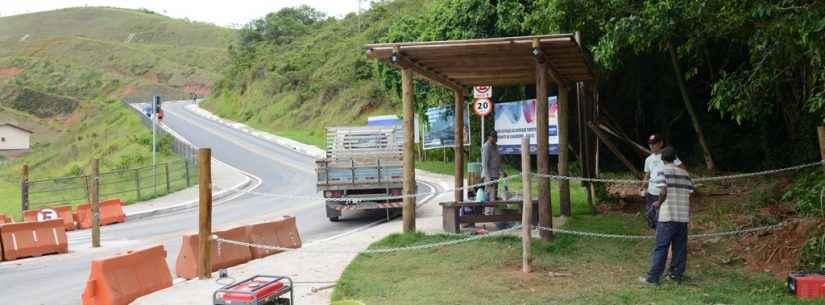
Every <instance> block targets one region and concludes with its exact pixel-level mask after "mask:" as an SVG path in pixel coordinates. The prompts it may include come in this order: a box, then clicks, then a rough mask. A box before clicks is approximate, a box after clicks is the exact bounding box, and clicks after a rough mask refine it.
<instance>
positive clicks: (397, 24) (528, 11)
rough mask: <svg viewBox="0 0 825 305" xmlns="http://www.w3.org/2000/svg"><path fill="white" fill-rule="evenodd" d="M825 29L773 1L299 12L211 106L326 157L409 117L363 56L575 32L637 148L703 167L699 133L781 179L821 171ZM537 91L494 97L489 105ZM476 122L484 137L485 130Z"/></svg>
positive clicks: (252, 44)
mask: <svg viewBox="0 0 825 305" xmlns="http://www.w3.org/2000/svg"><path fill="white" fill-rule="evenodd" d="M822 20H825V6H823V3H822V2H810V1H784V2H782V3H778V2H775V1H767V0H760V1H732V2H731V1H724V0H691V1H664V0H663V1H641V2H640V1H630V0H620V1H571V0H536V1H512V0H507V1H489V0H396V1H379V2H375V3H374V4H373V5H372V6H371V8H370V9H369V10H368V11H366V12H363V13H362V14H359V15H355V14H350V15H348V16H346V17H345V18H342V19H334V18H326V17H324V16H321V15H320V14H319V13H318V12H316V11H313V10H311V9H307V8H291V9H284V10H281V11H278V12H273V13H271V14H269V15H268V16H267V17H265V18H262V19H259V20H255V21H253V22H250V23H249V24H248V25H247V26H246V27H245V28H243V29H242V30H241V31H240V35H239V38H238V40H236V41H235V42H234V43H233V44H232V46H231V47H230V65H229V67H228V68H227V70H226V71H224V76H225V78H224V79H223V80H222V81H220V82H219V84H218V86H216V89H215V93H216V94H213V96H214V98H212V99H210V100H208V101H206V102H205V107H207V108H208V109H210V110H212V111H214V112H216V113H217V114H219V115H221V116H225V117H229V118H232V119H235V120H239V121H242V122H246V123H249V124H250V125H252V126H255V127H258V128H263V129H267V130H269V131H273V132H275V133H278V134H281V135H285V136H288V137H293V138H297V139H299V140H302V141H305V142H309V143H313V144H317V145H320V144H321V143H323V142H322V141H321V137H322V135H323V132H322V129H323V127H324V126H329V125H352V124H363V123H364V121H365V117H366V116H368V115H370V114H387V113H399V112H400V111H399V110H400V107H399V105H400V98H399V94H400V92H399V91H400V77H399V73H398V72H397V71H396V70H393V69H390V68H389V67H388V66H387V65H385V64H379V63H377V62H376V61H374V60H369V59H367V58H366V54H365V50H364V45H365V44H367V43H376V42H404V41H435V40H449V39H472V38H487V37H508V36H522V35H539V34H552V33H572V32H575V31H579V32H581V37H582V43H583V47H584V48H585V49H587V50H588V51H590V53H591V54H593V57H594V60H595V63H596V65H595V68H596V70H597V73H598V75H599V80H600V82H599V89H600V90H599V91H600V96H601V97H602V102H601V106H600V107H601V108H600V109H601V110H600V111H601V112H602V113H606V114H610V115H611V117H613V118H614V119H615V120H616V121H617V122H618V124H619V125H621V126H622V128H623V129H624V131H625V132H626V133H628V135H629V137H630V138H631V139H632V140H634V141H637V142H638V143H643V141H644V139H645V138H646V137H647V136H649V135H650V134H651V133H654V132H659V133H662V134H664V135H666V137H667V138H668V139H669V140H670V141H671V143H673V144H674V145H675V146H676V147H677V148H679V150H680V151H681V152H682V153H681V154H680V158H682V159H684V160H686V161H688V163H690V164H691V165H694V168H705V165H706V162H705V161H706V160H704V159H706V158H705V157H704V155H705V154H704V150H705V149H704V148H703V147H702V145H701V144H700V143H701V141H700V140H699V138H700V136H699V135H698V132H697V131H696V129H697V126H695V125H698V127H700V128H701V129H703V130H704V132H703V133H704V138H705V141H704V142H706V143H707V145H705V146H707V150H708V151H709V152H710V155H712V157H713V159H714V160H715V163H716V164H717V165H716V168H715V169H716V170H744V169H753V170H755V169H763V168H776V167H781V166H786V165H790V164H799V163H802V162H808V161H811V160H814V159H815V158H818V156H817V154H816V152H817V147H816V130H815V126H817V125H818V124H821V123H822V122H823V118H825V116H823V115H822V114H823V113H825V72H823V71H825V61H823V58H825V56H823V55H824V54H825V43H823V41H824V40H822V39H815V38H814V37H823V35H825V23H823V21H822ZM668 46H673V49H675V52H670V49H669V48H668ZM674 61H675V62H676V63H677V65H678V68H679V70H678V71H674V66H673V62H674ZM676 75H679V76H680V77H679V78H677V77H676ZM680 87H681V88H684V91H685V94H684V95H683V94H682V93H681V91H682V90H680ZM533 91H534V90H533V87H532V86H527V87H509V88H506V87H496V88H494V92H493V100H495V101H512V100H518V99H524V98H531V97H533V95H534V92H533ZM554 92H555V88H551V92H550V93H551V94H555V93H554ZM685 97H687V99H688V102H685ZM416 98H417V101H418V104H417V105H418V110H419V113H420V112H421V110H423V109H424V108H426V107H429V106H434V105H440V104H441V105H443V104H449V103H452V97H451V95H450V94H449V92H445V91H444V90H441V89H439V88H435V87H434V86H432V85H429V84H428V83H426V82H416ZM571 98H575V95H572V96H571ZM574 100H575V99H574ZM686 104H689V105H690V106H686ZM687 107H690V108H691V110H693V111H692V112H691V111H687V110H688V109H687ZM694 113H695V114H694ZM471 120H472V123H471V124H472V125H473V128H474V130H478V129H476V126H478V124H479V121H478V118H477V117H476V116H472V119H471ZM694 121H695V122H697V123H696V124H694V123H693V122H694ZM490 123H491V122H490ZM571 124H574V125H572V126H575V122H574V121H571ZM488 126H491V125H488ZM631 147H632V146H630V145H626V144H622V145H621V148H622V149H623V150H624V151H623V153H624V154H626V155H627V156H628V157H629V158H630V159H632V160H633V162H634V163H636V164H641V162H642V159H641V157H642V156H643V154H640V153H639V151H638V150H634V149H633V148H631ZM788 147H794V149H792V150H788V149H787V148H788ZM602 157H603V158H605V159H606V160H605V162H603V163H601V164H604V165H605V166H606V168H605V169H606V170H625V169H624V168H623V167H622V166H621V165H620V164H621V163H620V162H618V160H617V159H611V158H613V156H612V155H611V154H610V153H604V154H602Z"/></svg>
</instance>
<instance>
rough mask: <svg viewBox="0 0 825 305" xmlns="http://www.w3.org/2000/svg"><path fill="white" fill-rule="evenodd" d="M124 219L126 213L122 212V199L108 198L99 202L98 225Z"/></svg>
mask: <svg viewBox="0 0 825 305" xmlns="http://www.w3.org/2000/svg"><path fill="white" fill-rule="evenodd" d="M125 221H126V214H124V213H123V201H121V200H120V199H109V200H104V201H101V202H100V225H110V224H113V223H119V222H125Z"/></svg>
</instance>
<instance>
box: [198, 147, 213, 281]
mask: <svg viewBox="0 0 825 305" xmlns="http://www.w3.org/2000/svg"><path fill="white" fill-rule="evenodd" d="M211 160H212V150H211V149H209V148H201V149H198V195H199V196H198V199H199V208H198V220H199V221H198V243H199V247H200V257H199V258H200V261H199V262H198V278H199V279H208V278H209V277H211V275H212V262H211V258H210V256H211V255H212V254H211V253H210V252H211V251H212V246H211V240H210V238H211V237H210V236H211V235H212V162H211Z"/></svg>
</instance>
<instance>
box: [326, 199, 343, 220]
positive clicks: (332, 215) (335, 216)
mask: <svg viewBox="0 0 825 305" xmlns="http://www.w3.org/2000/svg"><path fill="white" fill-rule="evenodd" d="M329 205H330V203H329V202H327V204H326V207H327V218H329V221H332V222H337V221H339V220H341V211H339V210H336V209H334V208H332V207H330V206H329Z"/></svg>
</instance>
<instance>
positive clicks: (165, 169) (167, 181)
mask: <svg viewBox="0 0 825 305" xmlns="http://www.w3.org/2000/svg"><path fill="white" fill-rule="evenodd" d="M163 170H164V172H165V173H166V193H167V194H169V192H170V191H171V189H172V188H171V186H170V185H169V163H168V162H167V163H164V164H163Z"/></svg>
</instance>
